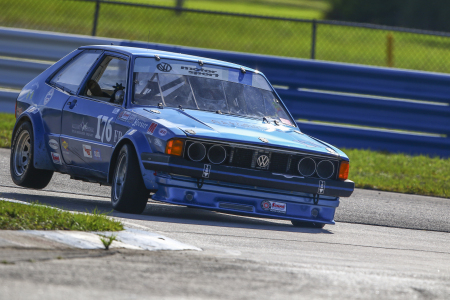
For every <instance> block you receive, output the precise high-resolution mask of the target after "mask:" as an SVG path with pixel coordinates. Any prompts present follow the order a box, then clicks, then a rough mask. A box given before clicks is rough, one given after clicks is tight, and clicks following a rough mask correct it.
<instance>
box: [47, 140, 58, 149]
mask: <svg viewBox="0 0 450 300" xmlns="http://www.w3.org/2000/svg"><path fill="white" fill-rule="evenodd" d="M48 145H49V146H50V148H52V149H55V150H57V149H58V148H59V144H58V142H57V141H56V140H54V139H51V140H49V141H48Z"/></svg>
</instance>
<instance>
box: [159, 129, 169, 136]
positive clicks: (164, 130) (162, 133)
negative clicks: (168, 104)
mask: <svg viewBox="0 0 450 300" xmlns="http://www.w3.org/2000/svg"><path fill="white" fill-rule="evenodd" d="M158 133H159V135H160V136H165V135H166V134H167V129H165V128H161V129H160V130H159V131H158Z"/></svg>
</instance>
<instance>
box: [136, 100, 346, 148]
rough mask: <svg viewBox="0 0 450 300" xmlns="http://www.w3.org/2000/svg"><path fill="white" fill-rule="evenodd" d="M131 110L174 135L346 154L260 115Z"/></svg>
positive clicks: (168, 109)
mask: <svg viewBox="0 0 450 300" xmlns="http://www.w3.org/2000/svg"><path fill="white" fill-rule="evenodd" d="M132 111H134V112H135V113H138V114H139V115H141V116H143V117H146V118H148V119H151V120H153V121H155V122H157V123H159V124H161V125H163V126H165V127H167V128H168V129H170V130H172V131H173V132H174V133H175V134H177V132H178V133H179V134H183V133H184V134H186V135H188V136H190V137H195V138H204V139H212V140H219V141H226V142H236V143H246V144H254V145H260V146H271V147H280V148H287V149H290V150H300V151H308V152H311V153H317V154H327V155H334V156H343V157H346V156H345V154H344V153H343V152H342V151H340V150H339V149H337V148H335V147H333V146H331V145H328V144H326V143H323V142H321V141H320V140H317V139H315V138H312V137H310V136H308V135H306V134H303V133H301V132H300V131H299V129H298V128H296V127H291V126H285V125H275V124H274V123H271V124H268V123H267V122H265V121H263V120H262V118H261V120H258V119H250V118H244V117H239V116H233V115H225V114H217V113H214V112H207V111H199V110H189V109H185V110H180V109H173V108H164V109H151V108H136V109H133V110H132ZM155 112H156V113H155ZM157 112H159V113H157ZM180 130H181V132H180ZM192 131H193V132H192ZM194 132H195V133H194ZM266 141H267V142H266Z"/></svg>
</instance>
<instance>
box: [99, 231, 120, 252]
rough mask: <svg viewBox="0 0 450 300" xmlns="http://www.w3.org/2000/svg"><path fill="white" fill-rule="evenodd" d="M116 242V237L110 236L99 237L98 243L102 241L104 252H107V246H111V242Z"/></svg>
mask: <svg viewBox="0 0 450 300" xmlns="http://www.w3.org/2000/svg"><path fill="white" fill-rule="evenodd" d="M116 240H117V235H115V234H112V235H110V236H106V235H100V241H102V244H103V246H104V247H105V250H109V246H111V244H112V242H114V241H116Z"/></svg>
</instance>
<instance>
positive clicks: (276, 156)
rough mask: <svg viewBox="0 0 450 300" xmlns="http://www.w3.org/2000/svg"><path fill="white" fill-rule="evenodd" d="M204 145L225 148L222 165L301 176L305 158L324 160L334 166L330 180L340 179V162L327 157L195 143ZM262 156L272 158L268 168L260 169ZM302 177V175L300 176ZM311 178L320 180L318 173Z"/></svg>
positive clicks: (207, 148) (316, 161) (204, 160)
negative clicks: (299, 169)
mask: <svg viewBox="0 0 450 300" xmlns="http://www.w3.org/2000/svg"><path fill="white" fill-rule="evenodd" d="M193 142H194V141H187V142H186V144H185V151H187V150H186V149H187V148H188V147H189V145H191V144H192V143H193ZM195 142H199V143H202V144H203V145H204V146H205V148H206V151H208V150H209V148H210V147H212V146H213V145H220V146H222V147H224V148H225V150H226V152H227V157H226V159H225V161H224V162H223V163H221V164H223V165H228V166H233V167H238V168H245V169H258V170H261V171H269V172H273V173H281V174H291V175H297V176H298V175H300V174H299V171H298V163H299V162H300V160H301V159H303V158H306V157H307V158H310V159H313V160H314V161H315V163H316V165H317V164H319V162H320V161H322V160H329V161H330V162H331V163H332V164H333V166H334V173H333V175H332V176H331V177H330V179H338V174H339V169H338V168H339V161H338V160H337V159H336V158H331V157H330V158H326V157H315V156H310V155H307V154H295V153H283V152H275V151H272V150H269V149H267V148H261V149H259V148H254V149H248V148H241V147H233V146H231V145H226V144H221V143H214V142H201V141H195ZM260 155H267V156H269V157H270V163H269V167H268V168H261V167H258V165H257V163H256V158H257V157H259V156H260ZM184 157H185V158H186V159H189V156H188V155H187V152H185V155H184ZM201 162H203V163H210V162H209V160H208V158H207V157H205V158H204V159H203V160H202V161H201ZM300 176H301V175H300ZM310 177H314V178H320V177H319V176H318V175H317V172H314V173H313V174H312V175H311V176H310Z"/></svg>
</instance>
